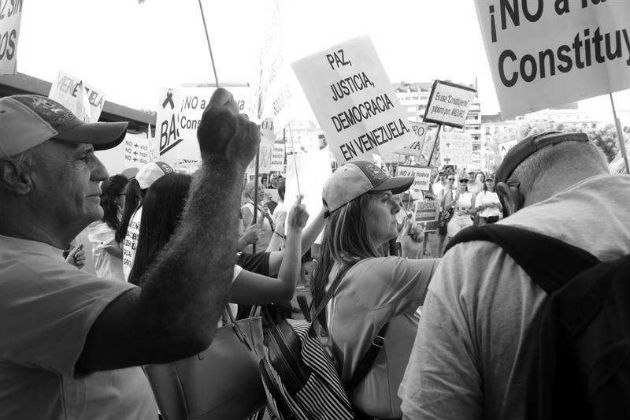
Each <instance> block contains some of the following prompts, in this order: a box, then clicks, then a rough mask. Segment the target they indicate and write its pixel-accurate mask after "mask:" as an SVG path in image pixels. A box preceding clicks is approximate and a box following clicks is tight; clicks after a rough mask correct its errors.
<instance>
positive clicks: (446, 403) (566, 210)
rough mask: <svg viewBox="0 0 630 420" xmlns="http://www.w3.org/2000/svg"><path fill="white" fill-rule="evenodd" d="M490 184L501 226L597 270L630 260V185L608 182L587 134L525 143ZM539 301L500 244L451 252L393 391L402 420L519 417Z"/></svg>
mask: <svg viewBox="0 0 630 420" xmlns="http://www.w3.org/2000/svg"><path fill="white" fill-rule="evenodd" d="M495 180H496V181H497V184H498V185H497V190H498V193H499V195H500V197H501V198H502V201H503V203H504V209H505V211H506V215H509V217H507V218H505V219H503V220H501V221H499V222H498V224H499V225H501V224H503V225H507V226H513V227H519V228H522V229H525V230H527V231H533V232H536V233H541V234H545V235H547V236H551V237H554V238H557V239H560V240H562V241H564V242H566V243H568V244H570V245H573V246H575V247H578V248H582V249H584V250H586V251H588V252H590V253H591V254H593V255H594V256H595V257H597V258H598V259H599V260H600V261H605V262H606V261H612V260H616V259H617V258H621V257H622V256H624V255H627V254H628V253H630V241H629V240H628V238H629V237H630V217H628V208H630V198H629V196H628V192H629V191H630V177H628V176H621V175H609V172H608V165H607V163H606V159H605V158H604V156H603V155H602V153H601V152H600V151H599V149H597V147H595V146H594V145H593V144H592V143H591V142H589V140H588V137H587V136H586V135H585V134H582V133H573V134H567V133H545V134H542V135H539V136H532V137H529V138H527V139H524V140H522V141H521V142H520V143H518V144H517V145H516V146H514V148H512V149H511V150H510V151H509V152H508V154H507V155H506V157H505V159H504V160H503V163H502V164H501V166H500V167H499V169H498V170H497V173H496V177H495ZM540 248H541V252H542V253H543V254H544V253H545V249H548V248H547V247H546V246H542V247H540ZM528 255H531V251H530V254H528ZM540 264H543V263H542V262H541V263H540ZM546 299H547V293H546V292H545V291H544V290H543V289H542V288H541V287H539V286H538V284H537V283H535V282H534V281H533V280H532V278H530V276H529V275H528V274H527V273H526V272H525V271H524V269H523V268H522V267H521V266H519V265H518V264H517V263H516V261H515V260H514V259H513V258H512V257H511V256H510V255H508V254H507V253H506V251H505V250H504V249H503V248H501V247H500V246H498V245H497V244H495V243H492V242H487V241H479V240H475V241H470V242H462V243H460V244H457V245H455V246H454V247H453V248H452V249H450V250H448V251H447V252H446V254H445V255H444V258H443V260H442V263H441V264H440V267H439V268H438V269H437V271H436V272H435V275H434V276H433V280H432V281H431V284H430V285H429V291H428V294H427V297H426V300H425V302H424V309H423V311H422V319H421V320H420V324H419V327H418V334H417V336H416V342H415V344H414V349H413V350H412V353H411V357H410V359H409V364H408V366H407V370H406V373H405V379H404V381H403V386H401V389H400V393H401V397H402V399H403V404H402V411H403V413H404V415H405V418H410V419H445V418H450V419H524V418H526V416H527V413H526V400H527V398H526V394H527V379H528V375H529V374H530V372H531V371H532V369H533V365H534V352H535V349H536V343H535V342H534V337H533V336H532V335H529V334H528V331H529V327H530V326H531V325H532V322H533V320H534V319H535V317H536V315H537V313H539V311H540V309H541V307H542V305H543V303H544V302H545V300H546ZM576 403H577V402H576ZM573 418H575V417H573Z"/></svg>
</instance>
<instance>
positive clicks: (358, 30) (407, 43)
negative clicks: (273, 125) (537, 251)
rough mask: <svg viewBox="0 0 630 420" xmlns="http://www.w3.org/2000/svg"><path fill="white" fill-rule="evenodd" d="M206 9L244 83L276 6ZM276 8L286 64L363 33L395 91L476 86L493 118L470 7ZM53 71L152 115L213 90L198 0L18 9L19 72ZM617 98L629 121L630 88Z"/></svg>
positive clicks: (302, 0)
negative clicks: (175, 91) (178, 90)
mask: <svg viewBox="0 0 630 420" xmlns="http://www.w3.org/2000/svg"><path fill="white" fill-rule="evenodd" d="M613 1H625V0H613ZM202 4H203V7H204V11H205V16H206V21H207V25H208V31H209V36H210V39H211V43H212V49H213V54H214V58H215V64H216V67H217V73H218V77H219V81H220V82H221V83H226V82H233V83H247V82H248V81H250V80H252V77H253V74H254V70H255V67H256V63H257V59H258V54H259V48H260V46H261V44H262V39H263V35H264V31H265V28H266V27H267V25H268V22H269V20H270V18H271V9H272V4H273V0H230V1H224V0H221V1H219V0H203V1H202ZM279 6H280V14H281V20H282V26H283V39H284V41H285V56H286V59H287V60H288V61H289V62H293V61H295V60H298V59H300V58H302V57H305V56H308V55H310V54H313V53H316V52H318V51H320V50H322V49H325V48H327V47H330V46H332V45H335V44H338V43H341V42H343V41H344V40H347V39H350V38H353V37H356V36H360V35H368V36H370V38H371V39H372V41H373V43H374V45H375V47H376V50H377V52H378V54H379V57H380V59H381V61H382V62H383V65H384V67H385V70H386V71H387V73H388V75H389V79H390V80H391V81H392V82H400V81H407V82H430V81H432V80H434V79H443V80H451V81H453V82H456V83H462V84H472V83H474V82H475V79H477V81H478V92H479V98H480V101H481V106H482V113H483V114H492V113H496V112H499V106H498V102H497V99H496V94H495V92H494V88H493V83H492V79H491V76H490V70H489V67H488V61H487V59H486V54H485V50H484V46H483V41H482V38H481V33H480V30H479V25H478V22H477V16H476V13H475V6H474V0H388V1H372V0H363V1H358V0H317V1H315V0H279ZM59 70H63V71H65V72H67V73H69V74H71V75H73V76H76V77H79V78H82V79H84V80H85V81H86V82H87V83H88V84H90V85H92V86H93V87H95V88H97V89H100V90H101V91H103V92H105V96H106V99H107V100H111V101H113V102H116V103H119V104H122V105H126V106H129V107H133V108H141V109H151V110H155V109H156V108H157V103H158V100H159V98H158V92H159V89H160V88H161V87H167V86H177V85H181V84H186V83H211V82H213V81H214V77H213V76H212V70H211V62H210V58H209V53H208V48H207V44H206V39H205V35H204V29H203V24H202V20H201V15H200V11H199V5H198V2H197V1H196V0H179V1H174V0H146V1H145V2H144V4H138V1H137V0H107V1H105V0H55V1H50V0H24V7H23V16H22V24H21V33H20V40H19V46H18V71H19V72H21V73H25V74H28V75H31V76H34V77H37V78H40V79H44V80H47V81H52V80H53V79H54V78H55V77H56V75H57V72H58V71H59ZM615 100H616V105H617V111H618V112H619V113H620V117H621V118H622V121H624V123H627V124H630V90H626V91H622V92H618V93H616V94H615ZM303 106H305V107H306V102H305V101H303ZM580 108H581V109H584V110H585V111H587V112H590V113H592V114H594V115H595V116H600V117H601V118H606V119H607V118H610V120H611V122H612V114H611V111H610V109H611V108H610V101H609V99H608V97H607V96H603V97H598V98H594V99H590V100H586V101H581V102H580Z"/></svg>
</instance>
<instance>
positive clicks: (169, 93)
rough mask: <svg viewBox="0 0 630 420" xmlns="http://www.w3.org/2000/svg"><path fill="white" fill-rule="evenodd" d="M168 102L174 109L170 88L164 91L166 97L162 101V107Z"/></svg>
mask: <svg viewBox="0 0 630 420" xmlns="http://www.w3.org/2000/svg"><path fill="white" fill-rule="evenodd" d="M169 103H170V104H171V109H175V103H174V102H173V92H172V91H170V90H169V91H168V92H166V99H164V102H162V108H166V105H167V104H169Z"/></svg>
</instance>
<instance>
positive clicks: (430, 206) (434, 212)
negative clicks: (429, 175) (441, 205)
mask: <svg viewBox="0 0 630 420" xmlns="http://www.w3.org/2000/svg"><path fill="white" fill-rule="evenodd" d="M438 215H439V209H438V206H437V202H436V201H434V200H426V201H416V208H415V212H414V220H415V221H416V223H418V224H420V225H422V227H423V228H424V231H425V232H433V231H435V230H436V229H437V220H438Z"/></svg>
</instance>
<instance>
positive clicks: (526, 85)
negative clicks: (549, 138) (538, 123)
mask: <svg viewBox="0 0 630 420" xmlns="http://www.w3.org/2000/svg"><path fill="white" fill-rule="evenodd" d="M475 5H476V7H477V16H478V18H479V23H480V25H481V33H482V35H483V40H484V44H485V47H486V52H487V55H488V60H489V62H490V68H491V71H492V78H493V79H494V86H495V89H496V91H497V96H498V98H499V104H500V105H501V112H502V113H503V115H504V117H508V118H510V117H513V116H516V115H520V114H524V113H527V112H531V111H536V110H539V109H542V108H547V107H551V106H556V105H562V104H565V103H568V102H573V101H577V100H579V99H584V98H589V97H592V96H596V95H602V94H606V93H608V92H614V91H617V90H621V89H627V88H630V1H628V0H475Z"/></svg>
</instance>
